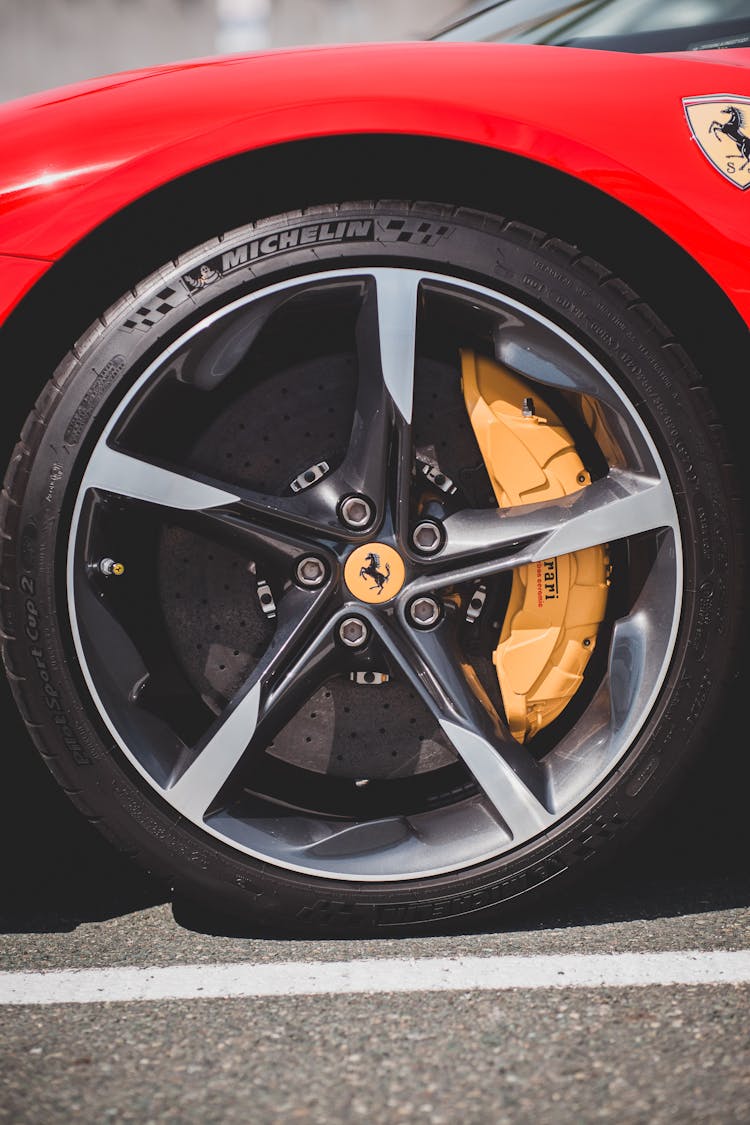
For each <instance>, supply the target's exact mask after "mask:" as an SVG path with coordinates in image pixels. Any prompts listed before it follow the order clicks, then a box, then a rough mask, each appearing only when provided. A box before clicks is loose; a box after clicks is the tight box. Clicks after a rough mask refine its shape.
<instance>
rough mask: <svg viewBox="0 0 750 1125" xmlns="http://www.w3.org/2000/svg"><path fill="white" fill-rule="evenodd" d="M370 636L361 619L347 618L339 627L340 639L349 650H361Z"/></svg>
mask: <svg viewBox="0 0 750 1125" xmlns="http://www.w3.org/2000/svg"><path fill="white" fill-rule="evenodd" d="M368 635H369V630H368V628H367V625H366V624H365V622H364V621H363V620H362V618H361V617H345V618H344V620H343V621H342V622H341V624H340V625H339V637H340V638H341V640H342V641H343V643H344V644H345V645H347V646H348V647H349V648H360V647H361V646H362V645H363V644H364V643H365V641H366V640H367V637H368Z"/></svg>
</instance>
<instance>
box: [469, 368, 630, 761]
mask: <svg viewBox="0 0 750 1125" xmlns="http://www.w3.org/2000/svg"><path fill="white" fill-rule="evenodd" d="M461 368H462V376H463V392H464V398H465V400H466V408H467V410H468V412H469V418H470V419H471V424H472V426H473V429H474V433H475V435H476V439H477V442H478V444H479V448H480V450H481V452H482V456H483V458H484V463H485V465H486V467H487V472H488V473H489V477H490V481H491V482H492V487H493V489H494V492H495V496H496V498H497V502H498V504H499V506H500V507H501V508H510V507H513V506H514V505H517V504H531V503H534V502H536V501H538V500H553V499H557V498H558V497H560V496H568V495H570V494H571V493H573V492H577V491H578V490H579V489H581V488H585V487H586V486H587V485H588V484H590V483H591V478H590V476H589V474H588V473H587V471H586V469H585V468H584V466H583V462H582V461H581V458H580V457H579V456H578V453H577V452H576V448H575V446H574V444H573V441H572V439H571V437H570V434H569V433H568V431H567V430H566V429H565V427H564V426H563V424H562V422H561V421H560V419H559V418H558V416H557V415H556V414H555V413H554V411H553V410H552V409H551V408H550V407H549V405H548V404H547V403H546V402H545V401H544V400H543V399H542V398H540V397H539V395H538V393H537V392H536V391H534V397H533V400H532V398H531V393H530V388H529V386H528V384H526V383H525V382H524V381H523V380H522V379H520V378H518V376H516V375H514V374H512V373H511V372H510V371H509V370H508V369H507V368H505V367H503V366H502V365H501V364H499V363H495V362H494V361H493V360H491V359H486V358H485V357H484V356H479V355H477V354H476V353H475V352H473V351H469V350H463V351H462V352H461ZM609 573H610V563H609V556H608V554H607V549H606V544H602V545H601V546H597V547H586V548H585V549H584V550H581V551H574V552H573V553H572V554H569V555H559V556H557V557H556V558H548V559H545V560H544V561H542V562H536V563H529V564H527V565H525V566H520V567H517V568H516V570H515V571H514V572H513V582H512V586H511V593H510V599H509V601H508V609H507V612H506V614H505V620H504V622H503V627H502V629H501V631H500V639H499V642H498V645H497V648H496V649H495V651H494V653H493V655H492V659H493V662H494V664H495V669H496V671H497V678H498V681H499V683H500V691H501V694H502V697H503V703H504V705H505V711H506V715H507V719H508V724H509V727H510V730H511V733H512V735H513V737H514V738H515V739H517V740H518V742H525V741H527V740H528V739H530V738H532V737H533V736H534V735H535V734H536V733H537V732H538V731H540V730H541V729H542V728H543V727H545V726H547V724H548V723H551V722H552V720H553V719H556V718H557V716H558V715H559V714H560V713H561V711H562V710H563V708H564V707H565V706H566V705H567V704H568V703H569V702H570V700H571V698H572V697H573V695H574V694H575V692H576V691H577V690H578V688H579V686H580V684H581V682H582V680H583V673H584V670H585V668H586V665H587V663H588V661H589V658H590V656H591V654H592V652H593V651H594V646H595V644H596V637H597V633H598V631H599V626H600V624H601V622H602V620H603V618H604V612H605V609H606V604H607V588H608V586H609Z"/></svg>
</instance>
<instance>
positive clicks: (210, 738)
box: [167, 590, 333, 820]
mask: <svg viewBox="0 0 750 1125" xmlns="http://www.w3.org/2000/svg"><path fill="white" fill-rule="evenodd" d="M327 600H328V599H327V595H326V594H317V595H312V594H310V593H305V592H303V591H301V590H294V591H291V592H290V593H289V594H287V595H286V597H285V598H284V600H283V601H282V604H281V606H280V608H279V624H278V627H277V630H276V633H275V634H274V637H273V640H272V641H271V644H270V645H269V647H268V649H267V650H266V652H265V653H264V655H263V657H262V658H261V660H260V662H259V664H258V665H257V667H256V668H255V669H254V671H253V674H252V675H251V676H250V678H249V679H248V681H247V682H246V683H245V684H244V685H243V687H242V688H241V689H240V691H239V692H238V693H237V694H236V695H235V697H234V699H232V700H231V702H230V703H229V705H228V706H227V708H226V710H225V711H223V712H222V714H221V715H220V716H219V717H218V718H217V720H216V722H215V723H214V724H213V725H212V726H211V728H210V729H209V730H208V732H207V733H206V735H205V736H204V737H203V739H202V740H201V742H200V743H199V744H198V746H196V747H195V748H194V750H193V752H192V755H191V757H192V760H191V761H190V763H189V764H188V765H187V766H186V767H184V768H183V769H182V771H181V773H180V774H179V776H178V777H177V779H176V780H175V781H174V782H173V783H172V785H170V787H169V789H168V791H167V792H168V797H169V800H170V802H171V803H172V804H173V805H174V806H175V808H177V809H178V810H179V811H180V812H181V813H182V814H183V815H184V816H186V817H188V818H189V819H191V820H195V819H202V817H203V815H204V814H205V812H206V810H207V809H208V808H209V806H210V804H211V802H212V801H213V800H214V798H215V797H216V795H217V794H218V793H219V792H220V790H221V789H222V788H223V786H224V785H225V784H226V782H227V780H228V779H229V777H230V775H231V774H232V772H233V771H234V770H235V769H236V767H237V766H238V765H239V763H240V761H241V760H242V759H243V757H244V756H245V755H246V754H247V753H249V752H252V751H253V750H255V749H262V747H263V745H264V744H265V743H266V742H267V741H269V740H270V739H271V738H272V737H273V734H274V733H275V732H276V731H277V730H278V729H279V728H280V727H281V726H283V725H284V723H285V722H286V721H287V719H289V718H290V717H291V715H292V714H293V712H294V709H295V707H296V706H298V705H299V703H300V702H302V701H303V699H304V698H305V697H306V695H309V694H310V692H311V691H312V690H313V686H316V685H317V683H319V682H320V681H321V679H322V678H324V677H325V675H326V673H327V670H328V666H329V662H330V660H331V659H332V653H333V644H332V641H331V639H330V636H331V633H330V629H327V628H326V629H321V618H322V610H323V607H324V605H325V603H326V602H327Z"/></svg>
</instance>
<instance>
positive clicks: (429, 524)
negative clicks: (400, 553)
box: [411, 520, 443, 555]
mask: <svg viewBox="0 0 750 1125" xmlns="http://www.w3.org/2000/svg"><path fill="white" fill-rule="evenodd" d="M411 539H412V543H413V544H414V546H415V547H416V548H417V550H418V551H421V552H422V554H424V555H434V554H435V552H436V551H439V550H440V547H441V545H442V542H443V533H442V530H441V528H440V525H439V524H436V523H433V521H432V520H422V522H421V523H418V524H417V526H416V527H415V528H414V531H413V533H412V537H411Z"/></svg>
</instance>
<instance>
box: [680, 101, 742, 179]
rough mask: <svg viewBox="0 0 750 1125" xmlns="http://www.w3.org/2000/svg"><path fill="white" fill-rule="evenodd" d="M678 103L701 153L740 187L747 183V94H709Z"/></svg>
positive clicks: (723, 174)
mask: <svg viewBox="0 0 750 1125" xmlns="http://www.w3.org/2000/svg"><path fill="white" fill-rule="evenodd" d="M682 104H683V107H684V109H685V116H686V117H687V120H688V125H689V126H690V129H691V131H692V134H693V137H694V138H695V140H696V141H697V142H698V144H699V145H700V147H701V151H702V153H703V155H704V156H705V157H706V158H707V159H708V160H709V161H710V162H711V164H713V166H714V168H716V170H717V171H718V172H721V174H722V176H724V177H725V178H726V179H727V180H729V182H730V183H733V184H734V185H735V186H736V187H738V188H740V190H741V191H744V190H745V189H746V188H748V187H750V98H739V97H734V96H733V95H732V94H711V95H710V96H708V97H704V98H683V99H682Z"/></svg>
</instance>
